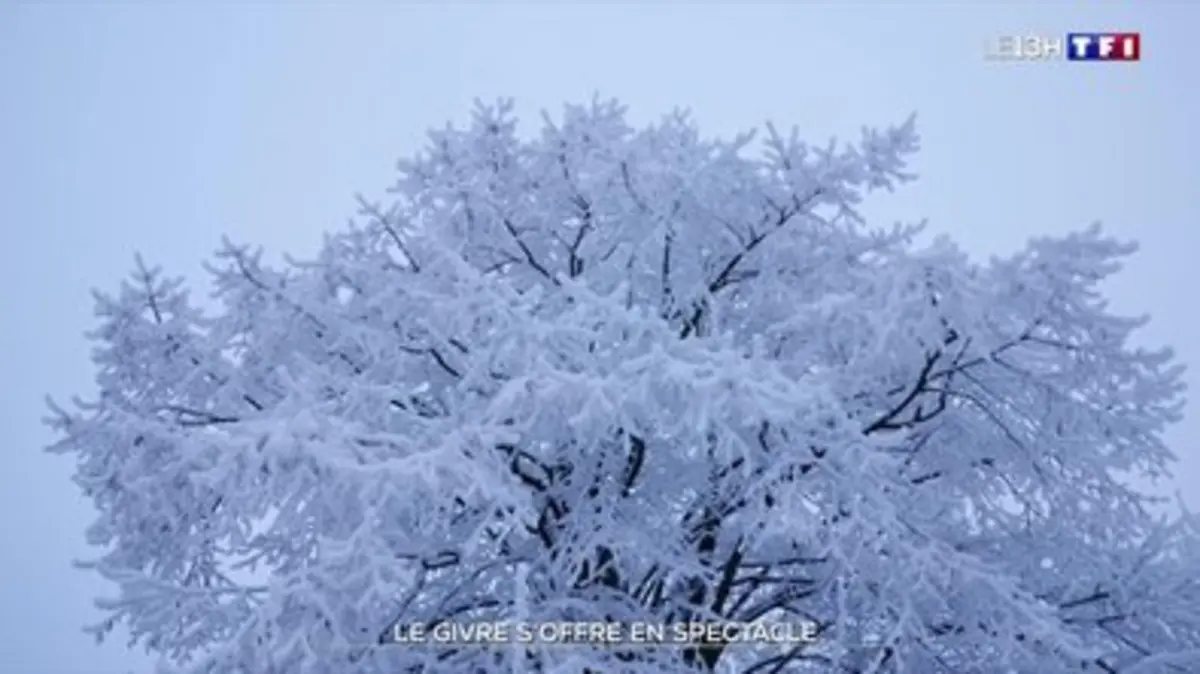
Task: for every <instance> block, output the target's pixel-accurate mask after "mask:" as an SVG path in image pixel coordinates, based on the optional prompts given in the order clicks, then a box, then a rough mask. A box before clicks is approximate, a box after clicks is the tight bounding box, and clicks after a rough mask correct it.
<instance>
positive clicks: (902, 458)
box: [52, 101, 1200, 674]
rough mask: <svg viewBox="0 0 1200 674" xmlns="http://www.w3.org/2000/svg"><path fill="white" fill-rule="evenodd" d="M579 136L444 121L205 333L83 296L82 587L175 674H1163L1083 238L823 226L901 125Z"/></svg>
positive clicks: (216, 266)
mask: <svg viewBox="0 0 1200 674" xmlns="http://www.w3.org/2000/svg"><path fill="white" fill-rule="evenodd" d="M766 131H767V133H766V134H765V141H764V142H763V143H761V144H760V145H757V146H756V147H758V148H759V150H758V151H755V150H753V149H752V146H751V144H752V142H753V134H746V135H743V136H739V137H737V138H735V139H733V140H732V141H720V140H710V139H707V138H705V137H703V136H701V134H700V133H699V131H698V130H697V129H696V127H695V126H694V124H693V123H692V122H691V121H690V119H689V118H688V117H687V116H686V115H684V114H673V115H670V116H667V117H666V118H664V119H663V120H662V121H661V122H659V123H656V124H653V125H650V126H646V127H645V128H640V129H635V128H632V127H631V126H630V125H629V123H628V122H627V121H626V117H625V110H624V108H623V107H621V106H620V105H618V104H617V103H612V102H600V101H595V102H593V103H591V104H590V105H584V106H570V107H567V108H566V110H565V113H564V115H563V117H562V119H561V120H560V121H554V120H552V119H551V118H549V117H546V119H545V121H544V123H543V125H542V128H541V130H540V134H539V135H537V136H536V137H533V138H526V137H522V136H519V135H518V133H517V130H516V124H515V119H514V116H513V112H512V105H511V103H509V102H501V103H500V104H497V105H494V106H484V105H479V106H478V107H477V109H476V110H475V111H474V115H473V119H472V121H471V122H470V123H469V124H468V125H467V127H466V128H447V129H446V130H443V131H437V132H434V133H431V134H430V143H429V146H428V148H427V149H426V150H425V151H423V152H422V153H420V154H419V155H417V156H416V157H415V158H413V159H411V160H409V161H405V162H402V163H401V165H400V180H399V182H398V184H397V185H396V187H395V189H394V190H393V191H392V199H391V203H390V205H383V204H376V203H369V202H367V201H366V200H360V201H361V206H362V208H361V214H360V216H361V217H360V218H359V220H358V221H357V222H353V223H351V224H350V225H349V226H348V228H347V229H346V230H345V231H343V232H341V233H338V234H336V235H332V236H329V237H327V238H326V240H325V242H324V244H323V246H322V248H321V250H320V252H319V254H318V255H316V256H315V259H312V260H309V261H301V262H296V261H289V262H288V263H287V264H286V265H285V266H284V267H283V268H275V267H272V266H271V265H269V264H267V263H265V262H264V261H263V260H262V258H261V252H260V251H256V250H252V249H250V248H247V247H240V246H236V245H233V244H231V243H228V242H226V243H225V245H224V246H223V248H222V249H221V250H220V251H219V253H218V254H217V256H216V258H215V261H214V263H213V264H212V265H211V267H210V269H211V272H212V276H213V280H214V285H215V289H216V290H215V298H216V302H217V304H218V308H217V309H216V310H212V311H201V310H200V309H198V308H197V307H196V306H195V305H194V304H192V303H191V302H190V300H189V299H188V296H187V293H186V290H185V286H184V285H183V282H182V281H181V280H177V279H176V280H172V279H168V278H166V277H164V276H163V275H162V273H161V272H160V271H159V270H157V269H152V268H149V267H147V266H146V265H144V264H142V263H141V262H140V260H139V263H138V269H137V272H136V274H135V275H134V277H133V279H132V280H131V281H130V282H128V283H126V284H125V285H123V286H122V288H121V291H120V293H119V294H117V295H115V296H110V295H98V296H97V305H98V314H99V318H100V328H99V329H98V330H97V331H96V332H95V333H94V334H93V335H92V336H93V338H94V339H95V340H96V342H97V344H98V348H97V350H96V351H95V357H94V358H95V363H96V366H97V368H98V372H99V374H98V383H99V387H100V394H99V397H98V399H97V400H95V401H94V402H88V403H77V406H76V408H74V409H73V410H71V411H65V410H63V409H62V408H58V407H55V408H54V410H55V416H54V419H53V422H52V423H53V424H54V426H55V427H56V428H57V429H58V431H59V432H60V434H61V439H60V440H59V441H58V442H57V444H55V445H54V446H53V447H52V449H53V450H54V451H57V452H62V453H71V454H74V455H75V456H76V457H77V459H78V461H79V467H78V476H77V481H78V483H79V485H80V486H81V488H82V489H83V491H84V493H85V494H86V495H87V496H88V497H90V498H91V499H92V500H93V501H94V503H95V505H96V507H97V509H98V511H99V518H98V520H97V521H96V523H95V525H94V526H93V527H92V528H91V529H90V531H89V532H88V536H89V539H90V541H91V542H92V543H94V544H96V545H98V546H102V547H103V548H104V552H103V554H102V555H101V556H100V557H99V559H98V560H96V561H94V562H92V563H91V564H90V566H92V567H93V568H94V569H95V570H97V571H98V572H99V573H101V574H103V575H104V576H105V577H106V578H108V579H110V580H112V581H113V582H115V583H116V584H117V586H118V587H119V589H120V592H119V596H118V597H117V598H115V599H110V600H103V601H101V602H100V603H99V605H100V606H101V608H102V609H104V610H106V611H107V615H108V618H107V620H106V621H105V622H104V624H102V625H98V626H96V627H95V628H94V629H95V631H96V632H97V634H99V635H103V634H105V633H106V632H107V631H108V630H110V629H112V628H113V626H114V625H116V624H117V623H123V624H124V625H125V626H126V627H127V628H128V629H129V630H130V632H131V634H132V639H133V641H134V642H135V643H140V644H142V645H144V646H145V647H147V648H149V649H151V650H152V651H154V652H157V653H160V654H162V655H163V656H165V659H166V661H169V662H171V663H173V664H175V665H181V666H184V667H186V668H190V669H191V671H197V672H219V673H238V674H261V673H267V674H272V673H287V674H293V673H295V674H301V673H309V672H312V673H325V672H334V673H356V674H357V673H364V674H365V673H385V672H386V673H388V674H391V673H394V672H411V673H414V674H433V673H436V672H450V673H456V674H458V673H464V672H468V673H469V672H509V671H518V672H522V671H523V672H547V673H551V672H554V673H559V672H561V673H564V674H565V673H570V674H579V673H580V672H595V673H599V672H630V673H646V674H649V673H653V674H661V673H664V672H667V673H669V672H685V671H711V672H717V671H728V672H738V673H740V674H765V673H767V672H845V673H855V674H866V673H869V672H894V673H900V672H907V673H913V674H937V673H942V672H945V673H962V672H979V673H989V674H991V673H994V674H1007V673H1018V674H1057V673H1065V672H1108V673H1112V672H1120V673H1122V674H1133V673H1134V672H1142V674H1146V673H1148V672H1155V673H1156V672H1172V671H1180V672H1182V671H1197V669H1196V668H1197V667H1200V657H1198V656H1197V654H1198V653H1200V650H1197V649H1200V612H1198V611H1197V610H1196V607H1197V606H1200V586H1198V582H1200V581H1198V578H1197V575H1196V574H1195V570H1196V568H1197V567H1196V563H1197V560H1200V556H1198V553H1200V546H1198V545H1197V536H1196V533H1197V532H1196V527H1195V522H1194V521H1193V519H1192V518H1191V516H1190V515H1188V514H1186V513H1185V514H1184V515H1183V516H1182V517H1177V518H1174V519H1163V518H1161V517H1159V516H1157V515H1155V514H1154V512H1156V510H1155V509H1154V508H1153V505H1154V503H1153V501H1154V499H1153V498H1151V497H1150V496H1149V495H1148V494H1147V493H1144V492H1143V491H1139V489H1138V488H1136V487H1135V486H1132V485H1133V484H1134V482H1135V481H1136V480H1137V479H1140V478H1145V477H1151V478H1153V477H1159V476H1163V475H1166V474H1167V472H1168V470H1169V468H1170V466H1171V463H1172V462H1173V461H1174V460H1175V459H1174V457H1173V455H1172V454H1171V452H1170V451H1169V449H1168V448H1167V447H1166V446H1164V443H1163V441H1162V439H1161V433H1162V431H1163V429H1164V428H1165V427H1166V425H1167V424H1169V423H1170V422H1172V421H1174V420H1175V419H1177V417H1178V416H1179V414H1180V409H1181V405H1182V399H1181V395H1182V385H1181V380H1180V368H1179V367H1178V366H1177V365H1175V364H1174V362H1173V356H1172V355H1171V353H1170V352H1169V351H1167V350H1163V351H1147V350H1144V349H1140V348H1134V347H1133V346H1132V345H1130V341H1129V340H1130V335H1131V333H1133V332H1134V331H1135V329H1136V328H1138V327H1139V326H1140V325H1141V324H1142V321H1141V320H1135V319H1128V318H1123V317H1119V316H1115V315H1113V314H1112V313H1110V312H1109V311H1108V309H1107V308H1106V306H1105V303H1104V301H1103V298H1102V296H1101V294H1100V292H1099V289H1098V284H1100V282H1101V281H1102V280H1103V279H1105V278H1106V277H1108V276H1109V275H1111V274H1112V273H1114V272H1115V271H1117V269H1118V267H1119V263H1120V261H1121V259H1122V258H1123V257H1124V256H1126V255H1128V254H1130V253H1131V252H1132V251H1133V249H1134V246H1132V245H1130V244H1126V243H1122V242H1119V241H1115V240H1113V239H1111V238H1109V237H1107V236H1106V235H1104V234H1103V233H1102V232H1101V230H1100V229H1099V228H1098V227H1093V228H1091V229H1087V230H1085V231H1082V232H1079V233H1076V234H1072V235H1070V236H1066V237H1064V238H1057V239H1052V238H1046V239H1040V240H1035V241H1032V242H1031V243H1030V244H1029V245H1028V247H1027V248H1026V249H1024V250H1023V251H1022V252H1020V253H1017V254H1015V255H1013V256H1011V257H1008V258H1006V259H993V260H992V261H990V262H989V263H987V264H979V263H976V262H973V261H971V260H970V259H968V258H967V256H966V255H964V253H963V252H961V251H960V250H959V249H958V248H956V247H955V246H954V245H953V244H952V243H951V242H949V241H947V240H945V239H937V240H936V241H934V242H933V243H929V244H925V243H922V242H921V241H920V240H918V234H919V233H920V232H921V231H922V227H921V226H895V227H892V228H884V229H880V228H871V227H869V226H868V225H867V224H866V223H865V222H864V221H863V218H862V217H860V215H859V213H858V212H857V211H856V209H855V207H856V205H857V204H858V203H859V202H860V200H861V199H862V198H863V197H864V196H865V195H866V194H867V193H869V192H871V191H873V190H878V189H892V188H893V186H895V185H898V184H901V183H904V182H907V181H909V180H911V179H912V176H911V175H909V174H907V173H905V172H904V170H905V167H906V160H907V159H908V157H909V156H910V155H912V153H914V152H915V151H916V149H917V144H918V137H917V135H916V132H915V129H914V123H913V120H911V119H910V120H909V121H908V122H906V123H904V124H903V125H901V126H899V127H896V128H891V129H888V130H886V131H875V130H865V131H864V133H863V137H862V139H861V141H860V142H858V143H857V144H855V145H852V146H845V147H840V146H838V145H835V144H833V143H831V144H830V145H829V146H828V147H815V146H810V145H807V144H805V143H803V142H801V141H800V140H799V139H798V137H797V135H796V133H795V132H793V133H792V134H791V135H790V136H783V135H781V134H779V133H777V132H776V130H775V129H774V128H773V127H770V126H768V127H767V130H766ZM800 618H803V619H805V620H809V621H813V622H814V623H815V624H816V625H817V626H818V627H819V630H820V638H819V639H818V640H817V641H816V642H815V643H812V644H807V645H805V646H803V647H798V646H796V647H788V648H783V649H781V648H775V647H768V646H766V645H758V646H755V645H747V644H731V643H728V642H726V641H721V640H719V639H718V640H708V641H703V642H695V643H687V644H683V645H682V646H680V647H674V648H665V649H649V648H643V649H638V650H633V649H631V648H624V647H615V646H607V647H588V646H575V647H571V648H558V649H551V648H523V647H519V646H514V647H503V648H495V647H493V648H469V647H457V648H449V647H447V648H441V649H436V648H408V647H401V646H397V645H395V644H387V643H385V642H387V641H388V638H387V637H388V634H387V629H388V626H389V625H391V624H393V623H394V622H395V621H401V622H407V623H422V624H427V625H433V624H435V623H438V622H439V621H449V620H458V621H466V620H471V619H473V620H513V621H539V620H562V621H568V620H569V621H602V620H604V621H651V622H659V623H676V622H684V621H718V620H720V621H731V622H750V621H755V620H797V619H800Z"/></svg>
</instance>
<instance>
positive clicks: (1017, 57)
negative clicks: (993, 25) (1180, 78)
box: [986, 33, 1142, 61]
mask: <svg viewBox="0 0 1200 674" xmlns="http://www.w3.org/2000/svg"><path fill="white" fill-rule="evenodd" d="M986 56H987V58H988V59H991V60H998V61H1058V60H1061V59H1063V58H1064V57H1065V58H1066V59H1067V60H1068V61H1137V60H1140V59H1141V57H1142V38H1141V34H1140V33H1067V37H1066V39H1063V38H1060V37H1048V36H1040V35H1005V36H1001V37H999V38H997V39H996V41H995V42H994V43H992V44H990V45H988V49H987V51H986Z"/></svg>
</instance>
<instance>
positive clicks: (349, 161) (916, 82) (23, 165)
mask: <svg viewBox="0 0 1200 674" xmlns="http://www.w3.org/2000/svg"><path fill="white" fill-rule="evenodd" d="M284 4H285V3H278V4H265V3H264V4H255V5H253V6H245V7H242V6H235V5H234V4H233V3H210V4H209V6H205V7H202V8H201V7H199V6H197V7H194V8H193V7H186V6H184V5H183V4H177V3H172V4H171V5H170V6H152V5H151V3H150V2H149V1H148V0H147V1H146V2H132V3H128V4H110V3H96V4H94V5H85V4H75V3H71V4H68V3H66V2H62V3H47V5H46V6H40V7H35V6H34V5H32V4H24V5H4V6H2V7H0V226H2V227H3V243H4V245H3V246H2V247H0V287H3V288H4V292H2V293H0V396H2V401H3V405H0V421H2V422H3V427H4V430H5V432H6V436H5V446H4V451H3V453H2V455H0V671H4V672H12V673H13V674H40V673H67V672H71V673H79V674H106V673H109V672H124V671H127V670H128V669H130V668H134V667H138V666H139V664H140V663H142V662H145V660H144V657H143V656H137V655H132V654H130V653H129V652H126V651H124V650H122V648H121V647H120V645H119V644H118V645H107V646H105V647H103V648H96V647H95V646H93V645H92V644H91V643H90V642H89V641H88V640H87V639H86V638H85V637H83V636H82V635H81V633H80V632H79V625H80V624H81V623H82V622H84V621H86V620H89V619H92V618H94V617H95V613H94V612H93V610H92V609H91V608H90V599H91V597H93V596H95V595H96V594H98V593H101V592H103V591H105V590H106V588H105V587H104V586H103V585H101V584H100V583H99V581H97V580H96V579H94V578H92V577H90V576H88V575H87V574H85V573H83V572H79V571H75V570H73V569H72V568H71V567H70V564H69V563H70V561H71V559H72V558H76V557H80V556H86V555H87V554H88V552H89V551H88V550H86V548H85V546H84V545H83V542H82V541H83V538H82V537H83V529H84V527H85V525H86V524H87V522H88V521H89V519H90V513H89V508H88V506H87V505H86V504H85V503H84V502H83V501H82V500H81V498H80V496H79V495H78V494H77V492H76V489H75V487H74V486H73V485H72V484H71V483H70V482H69V481H68V477H69V474H70V471H71V466H70V462H69V460H67V459H64V458H59V457H52V456H48V455H45V454H43V453H42V452H41V451H40V448H41V447H42V446H44V445H45V444H46V443H47V442H48V440H49V434H48V433H47V431H46V430H45V429H43V427H42V426H41V424H40V419H41V417H42V415H43V409H44V408H43V403H42V396H43V395H44V394H47V393H50V394H53V395H55V396H56V397H59V398H67V397H69V396H70V395H72V394H76V393H82V394H87V393H90V392H91V391H92V385H91V378H92V374H93V372H92V370H91V366H90V364H89V362H88V346H87V344H86V342H85V341H84V340H83V338H82V336H81V335H82V332H83V331H84V330H85V329H87V328H88V327H89V326H90V325H91V300H90V296H89V294H88V290H89V288H91V287H93V286H101V287H105V288H111V287H113V286H114V284H115V282H117V281H118V280H119V279H120V278H121V277H122V276H123V275H124V274H125V273H126V272H127V271H128V270H129V268H130V265H131V262H132V259H133V255H134V253H135V252H136V251H141V252H143V253H144V254H145V255H146V257H147V258H148V259H149V260H151V261H154V262H157V263H161V264H163V265H165V266H166V267H167V268H168V269H169V270H172V271H175V272H178V273H182V274H186V275H188V276H189V277H191V278H202V277H201V275H200V273H199V272H200V263H201V260H202V259H203V258H204V257H205V255H206V254H207V252H208V251H210V250H212V249H213V248H214V247H215V246H216V244H217V243H218V241H219V237H220V236H221V235H222V234H229V235H230V236H231V237H232V238H234V239H235V240H242V241H249V242H254V243H260V244H263V245H266V246H267V247H268V248H270V249H272V250H275V251H282V250H287V251H290V252H293V253H299V254H303V253H307V252H309V251H311V250H313V249H314V246H315V245H316V243H317V242H318V240H319V235H320V233H321V232H322V231H324V230H328V229H330V228H335V227H339V226H341V225H342V224H343V223H344V222H345V220H346V218H347V217H348V216H350V215H352V213H353V210H354V209H353V201H352V198H351V197H352V195H353V193H354V192H356V191H363V192H365V193H366V194H368V195H380V194H381V192H382V190H383V188H385V187H386V186H387V185H388V184H389V181H390V180H391V178H392V166H393V162H394V160H395V159H396V158H397V157H399V156H400V155H402V154H407V153H410V152H412V151H413V150H414V149H415V148H416V147H418V145H419V143H420V142H421V140H422V135H423V132H424V130H425V129H426V128H427V127H429V126H433V125H440V124H443V123H444V122H445V121H447V120H449V119H451V118H454V119H462V118H463V117H464V116H465V113H466V112H467V110H468V109H469V106H470V103H471V101H472V99H473V98H474V97H476V96H479V97H483V98H485V99H490V98H495V97H497V96H514V97H516V99H517V103H518V108H519V110H521V111H523V112H524V113H525V115H526V116H527V117H530V118H533V117H534V113H536V112H538V111H539V110H540V109H542V108H550V109H552V110H555V109H557V107H558V106H559V105H560V104H561V103H562V102H563V101H565V100H572V101H584V100H586V99H588V98H590V97H591V96H592V94H593V93H596V92H599V93H600V94H602V95H605V96H615V97H618V98H620V99H622V100H624V101H625V102H626V103H628V104H629V105H630V106H631V112H632V114H633V115H634V116H635V118H636V119H638V120H648V119H651V118H653V117H654V116H657V115H658V114H660V113H663V112H666V111H668V110H669V109H670V108H672V107H675V106H687V107H690V108H691V109H692V110H693V111H694V113H695V116H696V118H697V119H698V120H699V122H700V123H701V124H702V125H703V126H704V127H705V128H706V129H707V130H709V131H710V132H714V133H721V134H731V133H733V132H734V131H736V130H739V129H743V128H746V127H749V126H752V125H757V124H760V123H761V122H762V121H764V120H766V119H768V118H769V119H772V120H775V121H777V122H779V123H780V124H781V125H790V124H792V123H795V124H798V125H799V126H800V127H801V128H802V129H803V130H804V131H805V132H806V133H807V134H808V135H809V136H810V137H811V138H812V139H814V140H824V139H825V138H827V137H828V136H829V135H831V134H838V135H841V136H848V135H849V134H851V133H852V132H855V131H856V130H857V129H858V127H859V126H860V125H861V124H864V123H868V124H887V123H891V122H898V121H901V120H903V119H904V117H905V116H906V115H907V114H908V113H909V112H910V111H914V110H915V111H917V112H918V113H919V120H920V126H921V129H922V132H923V136H924V147H925V150H924V152H923V153H922V155H921V156H920V158H919V159H918V162H917V164H916V169H917V170H918V171H919V172H920V173H921V174H922V181H921V182H920V183H918V184H917V185H915V186H913V187H910V188H908V190H907V191H906V192H905V193H904V194H903V195H900V196H897V197H895V198H891V199H888V200H884V201H880V202H876V204H875V205H873V206H872V207H871V208H869V209H868V212H869V213H872V214H877V215H880V216H882V217H886V218H887V219H888V220H891V219H918V218H921V217H926V216H927V217H929V218H930V219H931V224H932V227H933V229H934V230H935V231H938V232H947V233H950V234H951V235H953V236H954V237H955V238H957V239H958V240H959V241H960V242H962V243H964V244H965V245H966V246H967V247H968V248H969V249H970V250H971V251H972V252H974V253H977V254H979V255H986V254H989V253H995V252H1007V251H1011V250H1013V249H1014V248H1015V247H1016V246H1018V245H1020V244H1021V243H1022V242H1023V241H1024V240H1025V239H1026V238H1027V237H1028V236H1030V235H1034V234H1038V233H1051V232H1063V231H1066V230H1068V229H1071V228H1077V227H1081V226H1084V225H1086V224H1088V223H1089V222H1091V221H1093V220H1097V219H1100V220H1103V221H1104V222H1106V223H1107V224H1108V226H1109V228H1110V229H1111V230H1112V231H1113V232H1116V233H1118V234H1120V235H1123V236H1127V237H1136V238H1138V239H1140V240H1141V242H1142V244H1143V246H1144V247H1143V251H1142V253H1141V254H1140V255H1139V256H1138V257H1137V258H1136V259H1135V261H1134V262H1133V263H1132V264H1131V265H1130V266H1129V268H1128V270H1127V271H1126V272H1125V274H1124V275H1123V276H1122V277H1121V278H1120V279H1119V280H1118V281H1116V282H1115V283H1113V285H1112V286H1111V293H1112V296H1113V297H1114V299H1115V304H1116V306H1117V308H1119V309H1122V310H1124V311H1127V312H1132V313H1142V312H1149V313H1151V314H1152V316H1153V317H1154V319H1155V320H1154V322H1153V323H1152V325H1151V327H1150V328H1148V329H1147V331H1146V332H1145V336H1146V339H1147V340H1149V341H1151V342H1169V343H1171V344H1173V345H1175V346H1176V347H1177V348H1178V350H1179V352H1180V354H1181V355H1182V357H1183V358H1184V359H1185V360H1187V361H1189V362H1192V363H1197V362H1200V315H1198V312H1197V304H1198V302H1197V298H1196V294H1197V291H1198V286H1200V260H1198V259H1197V252H1198V251H1200V234H1198V233H1197V232H1198V228H1197V222H1196V218H1195V211H1196V207H1195V195H1196V190H1197V189H1198V188H1200V180H1197V178H1200V170H1198V168H1197V156H1196V155H1197V152H1196V150H1197V149H1200V148H1198V145H1200V141H1198V140H1197V130H1196V126H1195V125H1196V120H1198V119H1200V104H1198V101H1200V98H1198V96H1200V94H1197V93H1196V83H1197V77H1198V75H1197V74H1196V73H1198V72H1200V59H1198V58H1197V55H1198V54H1200V51H1198V49H1197V39H1196V35H1195V31H1194V29H1195V28H1200V11H1197V10H1195V9H1189V8H1187V7H1186V6H1185V5H1184V4H1182V3H1180V4H1174V5H1168V4H1163V3H1160V4H1153V3H1149V2H1130V3H1123V4H1121V5H1117V4H1110V5H1103V4H1102V3H1097V2H1089V3H1078V4H1073V5H1070V4H1065V3H1059V4H1057V5H1056V6H1055V7H1051V8H1047V7H1044V6H1043V7H1038V6H1035V5H1032V4H1030V5H1016V4H1013V3H1006V4H1005V5H1003V6H1002V5H1000V4H990V3H989V4H982V3H981V4H980V5H978V6H972V5H970V4H968V3H965V2H964V3H962V4H951V3H939V4H931V3H930V4H909V5H906V6H903V8H900V7H899V6H898V3H895V4H883V3H875V4H865V3H863V4H853V5H848V6H846V7H844V8H837V9H835V8H833V7H832V5H829V6H816V5H812V6H800V7H788V6H784V5H749V6H746V5H743V6H734V5H728V6H721V5H702V6H701V5H682V4H676V5H652V4H649V3H645V2H639V3H636V4H629V5H621V6H616V5H592V6H574V5H572V6H561V7H560V6H552V5H548V4H539V5H524V6H523V5H492V6H470V5H455V4H448V5H446V6H443V7H433V6H432V5H431V6H420V5H401V4H391V3H372V4H370V5H367V4H364V5H360V6H357V7H350V6H341V5H334V4H332V3H319V2H306V3H302V4H301V3H290V4H294V5H295V6H290V7H289V8H287V9H281V7H283V6H284ZM1105 29H1110V30H1134V31H1136V30H1140V31H1142V34H1143V35H1142V40H1143V55H1144V61H1143V62H1141V63H1138V64H1080V63H1055V64H1004V63H994V62H986V61H985V60H984V59H983V45H984V43H985V41H987V40H989V39H993V38H995V37H997V36H998V35H1001V34H1012V33H1037V34H1050V35H1061V34H1063V33H1065V32H1067V31H1071V30H1083V31H1086V30H1105ZM531 121H536V119H532V120H531ZM1190 381H1191V382H1192V384H1193V386H1194V385H1195V383H1196V381H1197V375H1196V374H1195V373H1193V374H1192V375H1191V379H1190ZM1198 431H1200V414H1198V413H1193V414H1192V415H1191V418H1190V419H1189V420H1188V421H1187V422H1186V423H1184V424H1183V425H1181V426H1180V427H1179V428H1177V429H1176V430H1175V432H1174V433H1173V435H1172V436H1171V440H1172V442H1173V443H1174V446H1175V447H1176V450H1177V451H1178V453H1179V454H1180V455H1181V457H1182V458H1183V460H1184V461H1183V464H1182V465H1181V467H1180V469H1179V471H1178V474H1179V486H1180V487H1181V488H1183V489H1184V490H1187V489H1189V488H1190V489H1191V496H1190V497H1189V498H1190V499H1191V502H1192V503H1193V504H1194V505H1196V506H1200V488H1198V487H1197V486H1196V485H1200V455H1197V453H1196V452H1194V451H1192V446H1193V445H1194V442H1193V440H1194V439H1195V438H1196V437H1197V435H1198ZM1189 485H1190V486H1189ZM143 671H144V670H143Z"/></svg>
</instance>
